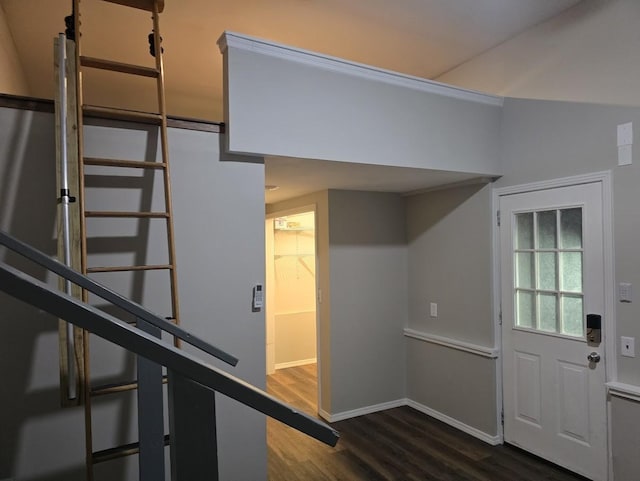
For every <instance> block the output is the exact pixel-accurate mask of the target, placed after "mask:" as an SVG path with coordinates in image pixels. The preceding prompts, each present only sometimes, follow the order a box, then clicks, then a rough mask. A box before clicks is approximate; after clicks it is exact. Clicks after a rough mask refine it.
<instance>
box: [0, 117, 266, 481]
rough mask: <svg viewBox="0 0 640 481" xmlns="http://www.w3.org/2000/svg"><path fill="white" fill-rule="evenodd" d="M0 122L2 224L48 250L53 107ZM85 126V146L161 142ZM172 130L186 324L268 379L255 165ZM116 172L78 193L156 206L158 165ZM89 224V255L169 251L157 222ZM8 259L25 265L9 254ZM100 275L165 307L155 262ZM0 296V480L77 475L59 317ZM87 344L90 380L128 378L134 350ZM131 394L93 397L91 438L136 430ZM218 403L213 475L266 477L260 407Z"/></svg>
mask: <svg viewBox="0 0 640 481" xmlns="http://www.w3.org/2000/svg"><path fill="white" fill-rule="evenodd" d="M0 126H1V128H0V149H2V150H1V151H0V173H1V176H0V178H1V179H2V183H1V184H0V199H1V200H2V202H0V206H1V207H0V225H1V226H2V228H3V229H6V230H8V231H9V232H10V233H13V234H14V235H16V236H18V237H20V238H21V239H23V240H25V241H27V242H30V243H32V244H34V245H36V246H37V247H40V248H42V249H44V250H45V251H46V252H50V253H51V254H52V255H53V254H55V240H54V239H55V237H54V233H55V215H56V214H55V197H56V192H55V163H54V160H53V159H54V152H55V150H54V137H53V135H54V134H53V116H52V115H51V114H45V113H33V112H27V111H19V110H11V109H0ZM86 134H87V135H86V141H87V144H86V147H87V154H89V155H102V154H104V155H111V156H121V157H123V158H132V159H147V160H151V159H153V158H155V157H156V155H157V152H158V149H157V136H156V135H155V132H154V130H153V129H151V128H148V127H136V126H134V125H132V124H129V125H127V126H126V128H125V125H124V124H114V123H100V124H99V125H94V126H89V127H87V128H86ZM169 136H170V139H169V140H170V155H171V160H172V162H173V163H172V175H173V194H174V209H175V211H174V212H175V219H174V222H175V227H176V248H177V257H178V259H177V263H178V274H179V289H180V298H181V307H182V319H183V325H184V326H185V327H186V328H187V329H189V330H192V331H193V332H195V333H197V334H199V335H201V336H202V337H204V338H205V339H208V340H210V341H211V342H213V343H214V344H216V345H218V346H220V347H222V348H223V349H225V350H228V351H229V352H231V353H233V354H234V355H236V356H238V357H239V358H240V363H239V364H238V366H237V368H229V367H226V366H222V365H220V366H221V367H223V368H225V369H227V370H229V371H230V372H232V373H233V374H235V375H238V376H240V377H241V378H243V379H245V380H247V381H249V382H251V383H254V384H257V385H259V386H264V372H265V364H264V363H265V361H264V318H263V315H262V313H252V312H251V304H250V300H251V288H252V286H253V285H254V284H255V283H258V282H263V279H264V262H263V261H264V252H263V251H264V229H263V221H264V210H263V209H264V207H263V205H264V199H263V190H262V189H263V183H264V169H263V166H262V164H259V163H254V164H248V163H235V162H221V161H220V160H219V159H220V147H219V142H220V138H219V136H218V135H217V134H211V133H203V132H193V131H185V130H170V134H169ZM89 173H90V174H91V172H89ZM123 174H124V172H122V171H120V172H118V171H116V172H115V175H113V176H112V177H110V178H106V179H105V178H100V179H99V178H97V177H95V176H89V177H88V181H87V182H88V186H89V187H90V188H89V192H88V201H91V202H93V203H94V204H95V202H96V201H97V200H98V199H106V197H107V195H106V191H107V188H109V189H117V190H116V191H117V192H118V196H117V197H116V198H115V201H114V202H113V204H111V205H110V207H111V208H114V209H117V208H127V209H128V210H136V209H138V208H139V207H143V208H144V207H147V208H152V209H161V208H162V192H161V185H160V184H159V182H158V178H157V177H156V176H154V175H149V174H144V173H135V174H131V172H128V173H127V174H126V175H123ZM112 198H113V197H112ZM238 218H242V219H243V222H236V220H237V219H238ZM89 228H90V232H89V234H90V236H91V237H92V238H93V242H92V244H90V246H89V250H90V251H91V252H92V255H91V256H90V257H91V258H90V262H92V263H94V265H97V264H105V263H108V264H110V265H117V264H121V263H127V264H129V263H132V262H138V261H141V262H143V263H154V262H161V259H162V258H164V257H166V245H165V240H164V229H162V228H161V226H157V225H156V224H154V222H153V221H149V222H139V223H133V224H132V223H131V222H123V223H120V224H118V223H117V222H116V221H110V222H106V223H105V224H103V225H98V223H96V222H92V225H91V226H89ZM4 259H6V260H7V261H9V262H10V263H12V264H17V265H22V264H23V263H22V262H21V261H20V260H18V259H16V258H15V257H14V256H12V255H3V260H4ZM31 272H33V273H34V274H35V275H36V276H38V277H41V278H42V277H43V276H44V274H43V273H42V272H41V271H40V270H38V269H31ZM96 279H97V280H99V281H103V282H105V283H107V284H111V285H112V286H113V287H114V288H116V289H118V290H119V291H121V292H123V293H125V294H127V295H130V296H132V297H134V298H135V299H136V300H139V301H141V302H143V303H144V304H145V305H146V306H148V307H150V308H151V309H153V310H155V311H156V312H158V313H161V314H165V313H167V312H168V303H167V293H168V282H167V279H166V278H162V276H161V275H159V274H148V275H142V276H141V275H139V274H138V275H132V276H129V275H117V276H115V277H113V278H111V279H107V278H106V276H105V275H102V276H96ZM50 281H51V282H55V281H53V280H50ZM1 303H2V311H1V312H2V314H1V317H0V339H1V340H0V343H1V344H0V353H2V354H1V356H2V357H1V362H0V374H1V375H2V377H3V380H4V387H3V389H2V390H1V391H0V396H1V397H2V398H1V400H0V405H2V406H3V409H2V410H1V411H0V425H1V426H2V430H0V479H2V478H5V477H14V478H15V479H16V480H28V479H38V480H75V479H77V480H80V479H84V424H83V414H82V413H83V410H82V408H72V409H61V408H59V401H58V398H59V393H58V347H57V322H56V321H55V320H54V319H49V318H48V316H44V315H43V314H42V313H39V312H37V311H35V310H33V309H31V308H29V307H27V306H23V305H21V304H19V303H17V302H16V301H14V300H12V299H9V298H6V297H4V296H2V297H1ZM91 352H92V364H93V367H94V368H95V369H94V370H93V374H94V378H95V379H96V380H98V381H107V380H109V381H110V380H116V379H127V378H128V379H132V378H133V374H134V371H133V360H132V358H131V357H130V356H128V355H126V354H125V353H123V352H122V351H121V350H120V349H119V348H114V347H112V346H110V345H108V344H107V343H105V342H103V341H100V340H98V339H92V350H91ZM212 362H213V363H214V364H217V362H216V361H212ZM133 397H134V396H131V395H129V396H127V395H125V396H123V397H118V398H116V397H113V398H103V399H101V400H99V401H98V402H96V403H95V410H94V416H95V417H94V419H95V423H94V424H95V427H96V433H95V437H94V442H95V447H96V448H97V449H100V448H106V447H110V446H112V445H113V444H114V443H121V442H128V441H131V440H134V439H135V438H136V433H135V428H134V427H132V422H134V423H135V412H134V410H135V408H134V402H133V401H134V400H133ZM217 404H218V409H219V411H218V432H219V439H221V442H220V447H219V452H220V459H221V460H220V465H221V479H230V480H235V479H252V480H253V479H256V480H258V479H265V477H266V446H265V439H266V434H265V423H264V416H262V415H258V414H256V413H253V412H249V411H248V410H246V409H244V408H242V407H240V406H238V405H236V403H234V402H231V401H229V400H227V399H225V398H223V397H222V396H220V397H219V398H218V403H217ZM34 460H37V462H34ZM96 473H97V478H96V479H97V480H102V479H123V480H126V479H137V461H136V459H135V457H132V458H129V459H127V460H126V461H124V462H122V461H121V462H117V461H116V462H113V463H106V464H104V465H100V466H99V467H98V468H97V469H96Z"/></svg>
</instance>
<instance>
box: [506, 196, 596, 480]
mask: <svg viewBox="0 0 640 481" xmlns="http://www.w3.org/2000/svg"><path fill="white" fill-rule="evenodd" d="M500 214H501V219H502V222H501V227H500V255H501V259H500V261H501V283H502V316H503V322H502V336H503V337H502V340H503V361H502V370H503V393H504V437H505V441H506V442H508V443H511V444H514V445H516V446H519V447H521V448H523V449H525V450H527V451H529V452H531V453H534V454H536V455H538V456H540V457H542V458H545V459H547V460H549V461H552V462H554V463H557V464H559V465H561V466H563V467H566V468H568V469H570V470H572V471H574V472H577V473H579V474H581V475H583V476H586V477H588V478H590V479H593V480H601V481H604V480H605V479H607V420H606V391H605V377H606V376H605V372H606V371H605V356H604V345H605V344H604V333H603V337H602V341H601V342H592V341H591V340H588V339H587V325H586V317H587V314H599V315H602V314H603V312H604V265H603V259H604V257H603V227H602V187H601V184H600V183H590V184H582V185H576V186H570V187H561V188H554V189H547V190H541V191H535V192H527V193H521V194H513V195H504V196H502V197H501V198H500ZM590 333H591V332H590ZM592 353H595V354H592ZM598 356H599V357H600V360H599V361H597V357H598Z"/></svg>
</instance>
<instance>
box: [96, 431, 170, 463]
mask: <svg viewBox="0 0 640 481" xmlns="http://www.w3.org/2000/svg"><path fill="white" fill-rule="evenodd" d="M169 443H170V440H169V435H168V434H165V435H164V445H165V446H168V445H169ZM139 452H140V443H138V442H135V443H129V444H124V445H122V446H117V447H115V448H109V449H103V450H102V451H96V452H94V453H92V454H91V460H92V461H93V464H98V463H104V462H105V461H111V460H112V459H118V458H124V457H125V456H131V455H132V454H137V453H139Z"/></svg>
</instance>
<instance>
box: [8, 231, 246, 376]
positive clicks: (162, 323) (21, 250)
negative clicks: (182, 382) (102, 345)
mask: <svg viewBox="0 0 640 481" xmlns="http://www.w3.org/2000/svg"><path fill="white" fill-rule="evenodd" d="M0 245H4V246H6V247H8V248H9V249H11V250H12V251H14V252H16V253H18V254H20V255H21V256H23V257H26V258H27V259H29V260H31V261H33V262H35V263H36V264H39V265H41V266H42V267H44V268H46V269H48V270H50V271H51V272H54V273H56V274H57V275H59V276H60V277H62V278H64V279H66V280H68V281H70V282H73V283H74V284H77V285H78V286H80V287H82V288H83V289H86V290H87V291H89V292H92V293H93V294H96V295H97V296H100V297H101V298H103V299H104V300H106V301H109V302H111V303H112V304H115V305H116V306H118V307H119V308H121V309H123V310H125V311H126V312H129V313H131V314H133V315H134V316H135V317H136V318H140V319H143V320H145V321H147V322H148V323H149V324H152V325H154V326H156V327H158V328H160V329H162V330H163V331H165V332H168V333H169V334H172V335H174V336H176V337H177V338H179V339H182V340H183V341H184V342H186V343H188V344H191V345H192V346H194V347H197V348H198V349H200V350H202V351H204V352H206V353H207V354H211V355H212V356H214V357H216V358H218V359H220V360H222V361H224V362H226V363H227V364H230V365H231V366H235V365H236V364H238V359H237V358H236V357H234V356H232V355H231V354H229V353H227V352H225V351H223V350H222V349H220V348H217V347H215V346H213V345H211V344H209V343H208V342H206V341H204V340H202V339H200V338H199V337H197V336H194V335H192V334H190V333H189V332H187V331H185V330H184V329H182V328H181V327H179V326H177V325H175V324H172V323H171V322H169V321H167V320H165V319H163V318H162V317H160V316H158V315H157V314H154V313H152V312H149V311H148V310H147V309H145V308H144V307H142V306H141V305H140V304H137V303H135V302H133V301H131V300H129V299H127V298H126V297H124V296H122V295H121V294H118V293H117V292H115V291H113V290H112V289H109V288H108V287H106V286H104V285H102V284H100V283H98V282H96V281H94V280H93V279H90V278H88V277H87V276H83V275H82V274H80V273H79V272H76V271H75V270H73V269H71V268H70V267H67V266H66V265H64V264H62V263H61V262H58V261H57V260H55V259H52V258H51V257H49V256H47V255H46V254H44V253H43V252H40V251H39V250H38V249H35V248H33V247H31V246H30V245H29V244H26V243H24V242H22V241H21V240H19V239H16V238H15V237H13V236H11V235H9V234H7V233H6V232H4V231H2V230H0Z"/></svg>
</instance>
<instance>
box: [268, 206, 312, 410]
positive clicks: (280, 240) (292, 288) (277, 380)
mask: <svg viewBox="0 0 640 481" xmlns="http://www.w3.org/2000/svg"><path fill="white" fill-rule="evenodd" d="M265 241H266V242H265V246H266V294H267V303H266V310H265V318H266V353H267V354H266V356H267V358H266V366H267V373H266V374H267V376H268V378H267V386H268V390H269V391H270V392H271V394H273V395H275V396H277V397H279V398H281V399H282V400H284V401H286V402H289V403H291V404H293V405H294V406H295V407H297V408H299V409H302V410H304V411H306V412H308V413H309V414H312V415H315V414H317V412H318V391H319V386H318V367H317V366H318V321H317V319H318V312H317V305H316V292H317V287H316V285H317V273H316V265H317V263H316V216H315V211H314V210H313V209H307V210H304V211H298V212H293V213H291V212H287V213H278V214H274V215H270V216H269V217H268V218H267V219H266V222H265Z"/></svg>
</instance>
